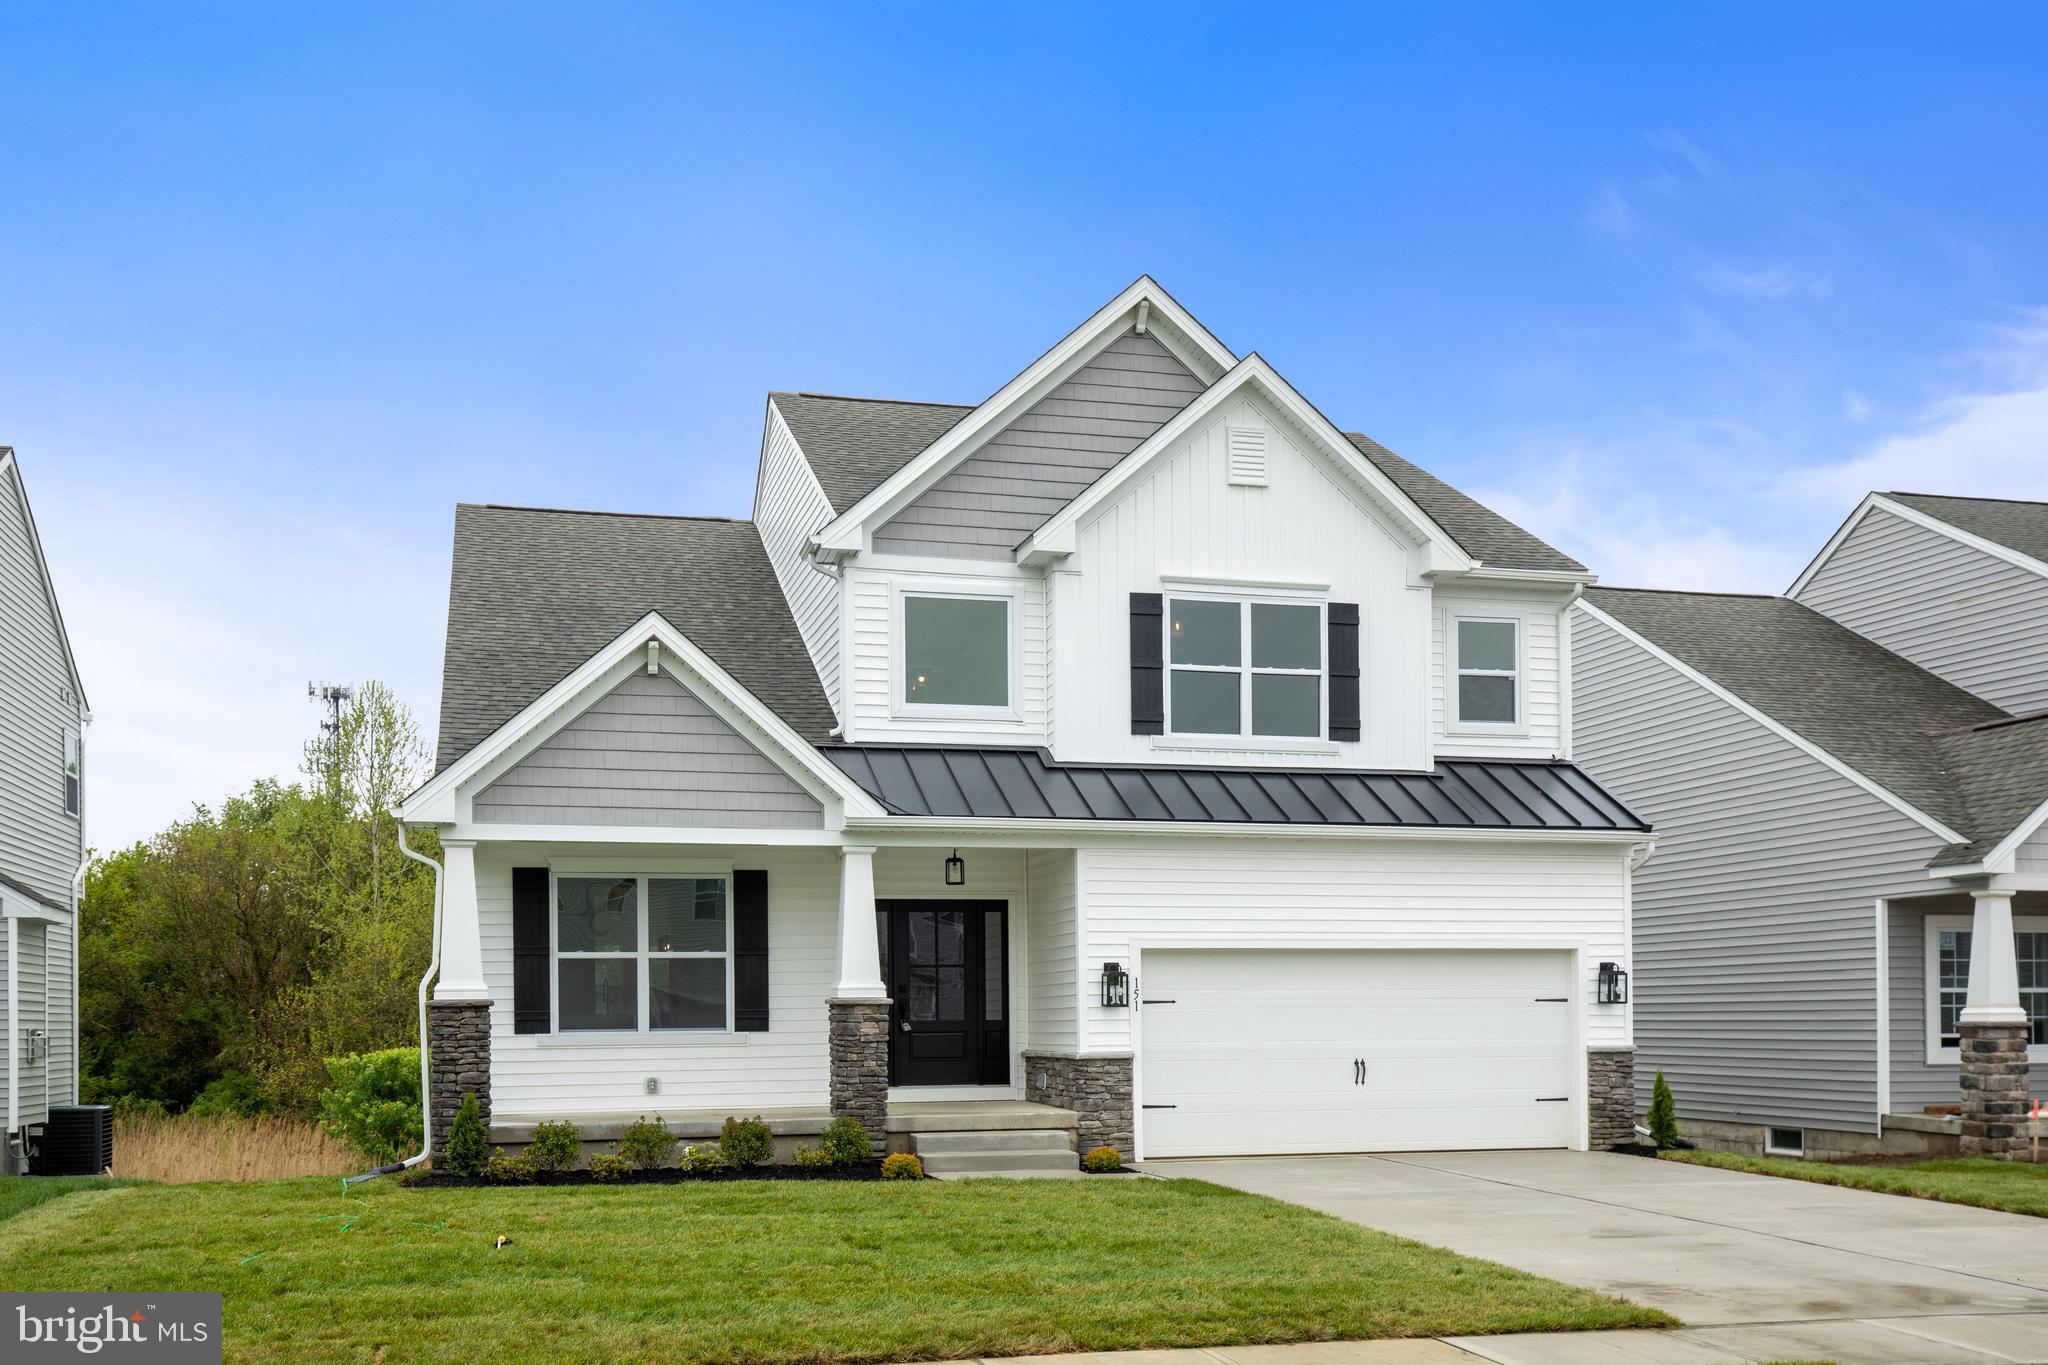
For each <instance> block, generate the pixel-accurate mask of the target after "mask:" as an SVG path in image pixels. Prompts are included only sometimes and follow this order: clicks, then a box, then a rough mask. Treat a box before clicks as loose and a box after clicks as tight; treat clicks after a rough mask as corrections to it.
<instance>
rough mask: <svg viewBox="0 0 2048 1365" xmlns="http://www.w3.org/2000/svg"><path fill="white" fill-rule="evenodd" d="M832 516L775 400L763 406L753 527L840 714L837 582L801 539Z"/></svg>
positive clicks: (812, 660)
mask: <svg viewBox="0 0 2048 1365" xmlns="http://www.w3.org/2000/svg"><path fill="white" fill-rule="evenodd" d="M830 520H832V504H831V503H830V502H829V501H827V500H826V498H825V492H824V490H823V489H821V488H819V487H818V477H817V475H816V474H814V473H812V472H811V466H810V462H809V461H807V460H805V459H804V454H803V451H802V450H801V449H800V448H798V446H797V443H796V438H795V437H794V436H792V435H791V434H790V430H789V426H788V424H787V423H785V422H784V421H783V420H782V414H781V413H780V412H778V411H776V408H775V405H774V404H773V403H770V404H769V405H768V418H767V430H766V431H765V432H764V433H763V435H762V437H761V477H760V483H759V486H758V487H757V488H756V490H755V495H754V527H755V529H756V530H757V531H759V532H760V535H761V545H762V547H763V548H764V549H766V550H767V552H768V562H769V563H770V564H772V565H774V566H775V579H776V581H777V582H778V583H780V584H781V585H782V595H783V597H785V598H786V599H788V601H789V611H790V615H792V616H794V617H795V618H796V628H797V633H798V634H800V635H802V636H803V640H804V647H805V648H806V649H808V650H810V652H811V662H812V663H813V664H814V665H815V666H816V667H817V670H818V681H819V682H821V683H823V684H824V686H825V696H826V699H827V700H829V701H830V702H831V703H832V709H833V711H834V712H835V713H836V714H837V715H838V716H839V717H841V718H842V719H844V717H845V715H846V711H845V708H844V703H843V702H842V700H841V698H840V695H839V584H838V582H837V581H835V580H834V579H833V578H831V577H830V576H829V575H827V574H824V573H821V572H819V571H818V570H817V569H814V568H812V567H811V562H810V557H809V556H808V555H806V554H805V553H804V542H805V541H806V540H807V539H809V537H810V536H811V534H812V533H813V532H815V531H816V530H817V529H818V528H819V527H821V526H823V525H824V524H825V523H826V522H828V521H830Z"/></svg>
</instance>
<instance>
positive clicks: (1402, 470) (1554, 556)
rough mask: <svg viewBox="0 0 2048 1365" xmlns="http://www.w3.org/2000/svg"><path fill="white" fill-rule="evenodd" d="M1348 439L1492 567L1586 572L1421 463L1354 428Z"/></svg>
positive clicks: (1460, 543)
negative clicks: (1416, 463)
mask: <svg viewBox="0 0 2048 1365" xmlns="http://www.w3.org/2000/svg"><path fill="white" fill-rule="evenodd" d="M1344 436H1345V439H1347V440H1348V441H1350V442H1351V444H1353V445H1355V446H1357V447H1358V449H1359V450H1360V452H1361V453H1363V454H1364V456H1365V457H1366V458H1367V459H1368V460H1371V461H1372V462H1373V463H1374V464H1376V465H1378V466H1379V468H1380V470H1381V472H1382V473H1384V474H1385V475H1386V476H1387V477H1388V478H1390V479H1392V480H1393V481H1394V482H1395V483H1396V484H1398V485H1399V486H1400V488H1401V491H1402V492H1404V493H1406V494H1407V495H1408V496H1409V497H1410V498H1412V499H1414V501H1415V505H1416V506H1418V507H1420V508H1421V509H1422V510H1423V511H1424V512H1426V513H1428V514H1429V518H1430V520H1432V521H1434V522H1435V523H1436V524H1437V525H1439V526H1441V527H1443V528H1444V531H1445V533H1446V534H1448V535H1449V536H1450V538H1451V539H1452V540H1455V541H1457V542H1458V544H1459V546H1460V547H1461V548H1463V550H1464V551H1465V553H1466V554H1468V555H1471V556H1472V557H1473V558H1474V559H1476V560H1478V561H1479V562H1480V563H1481V564H1484V565H1486V566H1487V567H1488V568H1491V569H1538V570H1550V571H1563V572H1567V573H1584V572H1586V566H1585V565H1583V564H1581V563H1579V561H1578V560H1576V559H1573V558H1572V557H1571V556H1570V555H1568V554H1565V553H1564V552H1563V551H1561V550H1557V549H1554V548H1552V547H1551V546H1549V545H1546V544H1544V543H1543V542H1542V541H1540V540H1538V539H1537V538H1536V537H1535V536H1533V535H1531V534H1529V533H1528V532H1527V531H1525V530H1523V529H1522V528H1521V527H1519V526H1517V525H1515V524H1514V523H1513V522H1512V521H1509V520H1508V519H1507V518H1506V517H1504V516H1502V515H1501V514H1500V513H1498V512H1496V511H1494V510H1493V509H1492V508H1490V507H1487V506H1485V505H1484V504H1482V503H1479V502H1475V501H1474V500H1473V499H1471V498H1469V497H1467V496H1466V495H1465V494H1463V493H1460V492H1459V491H1458V490H1457V489H1455V488H1453V487H1451V486H1450V485H1449V484H1447V483H1445V482H1444V481H1443V480H1442V479H1439V478H1438V477H1436V475H1434V474H1432V473H1430V472H1429V471H1428V470H1426V469H1423V468H1422V467H1420V466H1419V465H1414V464H1410V463H1409V462H1408V461H1407V460H1404V459H1402V458H1401V457H1400V456H1399V455H1396V454H1395V453H1394V452H1393V451H1391V450H1388V449H1387V448H1386V447H1385V446H1383V445H1381V444H1380V443H1379V442H1378V441H1375V440H1373V439H1372V437H1370V436H1364V435H1361V434H1359V433H1358V432H1355V431H1347V432H1345V433H1344Z"/></svg>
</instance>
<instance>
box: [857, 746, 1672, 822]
mask: <svg viewBox="0 0 2048 1365" xmlns="http://www.w3.org/2000/svg"><path fill="white" fill-rule="evenodd" d="M820 748H821V751H822V752H823V753H824V754H825V756H826V757H828V758H830V759H831V760H832V762H833V763H835V764H837V765H838V766H839V768H840V770H841V771H843V772H844V773H845V774H846V775H847V776H848V777H851V778H852V779H853V780H854V781H855V782H857V783H859V784H860V786H861V788H862V789H863V790H864V791H866V792H867V793H868V795H870V796H872V797H874V798H875V799H876V800H877V801H879V802H881V803H882V805H883V807H884V808H886V809H887V810H888V811H889V813H890V814H892V815H907V816H937V817H942V818H943V817H955V818H962V819H976V820H980V819H998V820H1000V819H1013V820H1014V819H1023V820H1034V819H1035V820H1048V819H1049V820H1178V821H1187V822H1190V823H1197V822H1207V823H1213V824H1232V823H1234V824H1277V825H1377V826H1394V827H1413V828H1426V829H1530V830H1536V829H1557V830H1595V831H1610V830H1642V831H1647V830H1648V829H1649V828H1650V826H1649V825H1648V824H1647V823H1646V822H1645V821H1644V820H1642V819H1641V818H1640V817H1639V816H1637V815H1636V814H1635V812H1633V811H1631V810H1629V809H1628V807H1626V806H1624V805H1622V804H1621V802H1619V801H1617V800H1615V799H1614V797H1612V796H1610V795H1608V794H1607V792H1605V791H1603V790H1602V789H1601V788H1600V786H1599V784H1598V783H1596V782H1594V781H1593V779H1591V778H1590V777H1587V776H1586V775H1585V774H1584V773H1582V772H1580V771H1579V770H1578V769H1577V768H1576V767H1574V766H1573V765H1571V764H1569V763H1543V762H1534V763H1523V762H1502V761H1498V760H1484V759H1473V760H1467V759H1448V760H1445V761H1444V762H1442V763H1439V764H1438V765H1437V768H1436V771H1435V772H1433V773H1389V772H1321V771H1313V770H1299V771H1297V770H1295V769H1279V768H1264V769H1256V768H1164V767H1157V768H1155V767H1135V766H1116V765H1110V764H1088V763H1055V762H1053V761H1052V759H1051V758H1050V757H1049V756H1048V755H1047V754H1046V752H1045V751H1044V750H1043V749H984V748H955V747H950V746H940V745H916V746H904V745H878V744H858V745H823V746H820Z"/></svg>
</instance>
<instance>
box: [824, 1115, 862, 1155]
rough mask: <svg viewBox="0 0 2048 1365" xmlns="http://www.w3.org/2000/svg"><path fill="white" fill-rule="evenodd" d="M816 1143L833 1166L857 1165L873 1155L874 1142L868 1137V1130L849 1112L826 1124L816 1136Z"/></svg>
mask: <svg viewBox="0 0 2048 1365" xmlns="http://www.w3.org/2000/svg"><path fill="white" fill-rule="evenodd" d="M818 1144H819V1146H821V1147H823V1148H824V1150H825V1154H826V1155H827V1156H829V1157H831V1158H832V1164H833V1165H834V1166H854V1165H858V1164H859V1163H861V1162H863V1161H867V1160H870V1159H872V1158H873V1157H874V1155H875V1144H874V1143H873V1142H871V1141H870V1140H869V1139H868V1130H867V1129H865V1128H863V1127H862V1126H861V1122H860V1120H859V1119H857V1118H855V1117H853V1116H852V1115H851V1114H842V1115H840V1116H839V1117H838V1118H836V1119H834V1120H832V1122H830V1123H828V1124H826V1125H825V1131H824V1132H823V1133H821V1134H819V1136H818Z"/></svg>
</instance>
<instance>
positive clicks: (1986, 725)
mask: <svg viewBox="0 0 2048 1365" xmlns="http://www.w3.org/2000/svg"><path fill="white" fill-rule="evenodd" d="M2037 720H2048V711H2029V712H2027V713H2026V714H2024V715H2019V716H2000V717H1999V718H1998V719H1997V720H1980V721H1978V722H1977V723H1976V724H1975V725H1958V726H1956V727H1954V728H1953V729H1949V730H1936V731H1934V733H1935V734H1937V735H1941V736H1944V737H1946V736H1948V735H1974V734H1980V733H1982V732H1983V731H1985V730H2002V729H2004V728H2005V727H2006V726H2008V725H2025V724H2027V723H2029V722H2030V721H2037Z"/></svg>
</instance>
